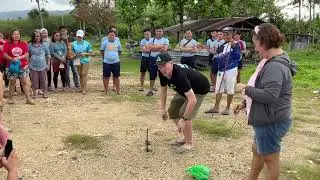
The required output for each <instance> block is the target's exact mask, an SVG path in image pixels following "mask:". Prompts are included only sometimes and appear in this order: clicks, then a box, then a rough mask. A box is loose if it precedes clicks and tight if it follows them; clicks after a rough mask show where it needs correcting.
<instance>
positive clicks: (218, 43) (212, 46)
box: [209, 39, 226, 49]
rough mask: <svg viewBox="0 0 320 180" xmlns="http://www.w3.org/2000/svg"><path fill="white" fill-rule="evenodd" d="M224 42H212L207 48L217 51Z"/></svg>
mask: <svg viewBox="0 0 320 180" xmlns="http://www.w3.org/2000/svg"><path fill="white" fill-rule="evenodd" d="M225 42H226V41H225V40H223V39H222V40H220V41H219V40H218V39H217V40H214V41H213V42H211V43H210V45H209V47H210V48H216V49H218V47H220V46H221V45H222V44H224V43H225Z"/></svg>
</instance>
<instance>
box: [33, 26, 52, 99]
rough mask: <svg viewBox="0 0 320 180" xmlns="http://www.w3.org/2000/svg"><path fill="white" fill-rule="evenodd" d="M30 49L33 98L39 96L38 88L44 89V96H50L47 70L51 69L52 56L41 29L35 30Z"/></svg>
mask: <svg viewBox="0 0 320 180" xmlns="http://www.w3.org/2000/svg"><path fill="white" fill-rule="evenodd" d="M28 49H29V57H30V59H29V68H30V77H31V87H32V90H33V98H36V96H37V90H38V89H42V90H43V97H44V98H48V94H47V87H48V85H47V77H46V76H47V71H48V70H49V66H50V63H49V60H50V58H51V56H50V51H49V46H48V45H47V44H45V43H44V42H43V41H42V37H41V31H39V30H36V31H33V33H32V35H31V41H30V43H29V45H28Z"/></svg>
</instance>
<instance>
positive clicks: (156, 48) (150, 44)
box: [148, 38, 163, 51]
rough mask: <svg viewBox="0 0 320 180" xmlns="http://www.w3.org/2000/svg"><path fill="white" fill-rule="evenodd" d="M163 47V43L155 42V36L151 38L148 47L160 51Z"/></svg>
mask: <svg viewBox="0 0 320 180" xmlns="http://www.w3.org/2000/svg"><path fill="white" fill-rule="evenodd" d="M162 47H163V44H154V38H151V39H150V40H149V44H148V49H150V51H160V50H161V48H162Z"/></svg>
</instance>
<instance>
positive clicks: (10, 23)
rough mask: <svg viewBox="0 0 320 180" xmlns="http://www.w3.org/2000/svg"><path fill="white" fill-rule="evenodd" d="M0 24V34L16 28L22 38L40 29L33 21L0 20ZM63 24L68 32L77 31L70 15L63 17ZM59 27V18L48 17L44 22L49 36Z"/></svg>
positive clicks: (60, 22)
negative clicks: (67, 28)
mask: <svg viewBox="0 0 320 180" xmlns="http://www.w3.org/2000/svg"><path fill="white" fill-rule="evenodd" d="M0 24H1V26H0V32H10V31H11V30H12V29H15V28H18V29H20V31H21V35H22V36H29V35H30V34H31V32H32V31H33V30H34V29H39V28H40V27H41V24H40V21H35V20H33V19H21V20H1V21H0ZM64 24H65V25H67V26H68V27H69V29H70V31H76V30H77V29H78V23H77V22H76V20H75V19H74V17H72V16H71V15H67V16H64ZM61 25H62V20H61V16H49V17H48V18H46V19H45V20H44V27H45V28H46V29H48V31H49V35H50V34H51V33H52V32H53V31H55V30H56V29H57V27H59V26H61Z"/></svg>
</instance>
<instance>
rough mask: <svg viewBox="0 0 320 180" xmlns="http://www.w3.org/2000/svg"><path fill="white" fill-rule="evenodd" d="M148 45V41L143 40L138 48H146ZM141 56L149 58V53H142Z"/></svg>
mask: <svg viewBox="0 0 320 180" xmlns="http://www.w3.org/2000/svg"><path fill="white" fill-rule="evenodd" d="M148 44H149V39H146V38H144V39H142V40H141V41H140V47H143V46H147V45H148ZM142 56H144V57H149V56H150V53H145V52H142Z"/></svg>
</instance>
